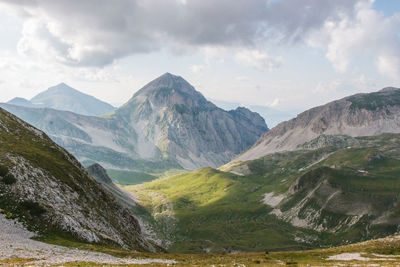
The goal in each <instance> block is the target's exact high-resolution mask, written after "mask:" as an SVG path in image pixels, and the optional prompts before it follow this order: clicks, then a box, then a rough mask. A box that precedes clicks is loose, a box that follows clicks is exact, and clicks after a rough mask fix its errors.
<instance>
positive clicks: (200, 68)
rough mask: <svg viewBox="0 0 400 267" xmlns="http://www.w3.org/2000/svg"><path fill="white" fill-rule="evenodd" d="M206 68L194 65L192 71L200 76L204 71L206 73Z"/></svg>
mask: <svg viewBox="0 0 400 267" xmlns="http://www.w3.org/2000/svg"><path fill="white" fill-rule="evenodd" d="M205 68H206V66H205V65H192V66H191V67H190V70H191V71H192V72H193V73H194V74H198V73H201V72H202V71H204V69H205Z"/></svg>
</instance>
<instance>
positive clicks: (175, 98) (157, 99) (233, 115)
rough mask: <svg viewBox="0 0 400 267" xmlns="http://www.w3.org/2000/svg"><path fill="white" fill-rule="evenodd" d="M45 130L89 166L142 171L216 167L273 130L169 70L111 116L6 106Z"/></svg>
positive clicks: (259, 120)
mask: <svg viewBox="0 0 400 267" xmlns="http://www.w3.org/2000/svg"><path fill="white" fill-rule="evenodd" d="M1 106H2V107H3V108H5V109H6V110H8V111H9V112H11V113H13V114H15V115H17V116H18V117H20V118H22V119H23V120H25V121H27V122H29V123H31V124H32V125H34V126H35V127H37V128H39V129H41V130H43V131H44V132H46V133H47V134H48V135H49V136H50V137H51V138H52V139H53V140H54V141H55V142H56V143H57V144H59V145H61V146H62V147H64V148H66V149H67V150H68V151H70V152H71V153H72V154H73V155H74V156H76V157H77V158H78V160H80V161H81V162H84V163H85V165H86V164H87V165H90V164H93V163H94V162H98V163H100V164H101V165H102V166H104V167H105V168H116V169H118V168H123V169H131V170H139V171H155V170H159V169H164V170H165V169H169V168H184V169H197V168H200V167H206V166H211V167H217V166H220V165H222V164H224V163H227V162H229V161H230V160H231V159H233V158H234V157H235V156H236V155H238V154H239V153H241V152H242V151H244V150H246V149H248V148H249V147H250V146H252V145H253V144H254V143H255V142H256V141H257V140H258V138H260V136H261V135H262V134H263V133H265V132H266V131H268V127H267V125H266V124H265V121H264V119H263V118H262V117H261V116H260V115H258V114H257V113H254V112H251V111H250V110H248V109H245V108H238V109H236V110H232V111H229V112H228V111H225V110H223V109H220V108H218V107H217V106H215V105H214V104H213V103H211V102H209V101H207V100H206V99H205V98H204V96H203V95H202V94H201V93H199V92H198V91H196V90H195V89H194V87H193V86H191V85H190V84H189V83H188V82H187V81H185V80H184V79H183V78H181V77H179V76H175V75H172V74H169V73H166V74H164V75H162V76H161V77H159V78H157V79H155V80H154V81H152V82H150V83H149V84H147V85H146V86H144V87H143V88H142V89H140V90H139V91H138V92H137V93H136V94H135V95H134V96H133V97H132V98H131V99H130V100H129V101H128V102H127V103H126V104H125V105H123V106H122V107H121V108H119V109H118V110H116V111H115V112H114V113H113V114H111V115H109V116H107V117H89V116H83V115H78V114H75V113H71V112H64V111H59V110H52V109H37V108H28V107H21V106H15V105H7V104H2V105H1Z"/></svg>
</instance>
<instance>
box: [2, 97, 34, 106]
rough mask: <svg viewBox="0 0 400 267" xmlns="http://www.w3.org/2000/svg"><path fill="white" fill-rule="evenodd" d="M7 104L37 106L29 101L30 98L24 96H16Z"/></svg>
mask: <svg viewBox="0 0 400 267" xmlns="http://www.w3.org/2000/svg"><path fill="white" fill-rule="evenodd" d="M7 104H10V105H16V106H23V107H29V108H33V107H35V104H33V103H32V102H31V101H29V100H27V99H25V98H22V97H14V98H13V99H11V100H10V101H8V102H7Z"/></svg>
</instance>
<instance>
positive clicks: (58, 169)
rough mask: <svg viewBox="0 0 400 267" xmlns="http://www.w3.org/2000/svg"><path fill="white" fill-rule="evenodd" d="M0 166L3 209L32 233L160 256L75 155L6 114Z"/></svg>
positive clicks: (1, 120) (0, 131)
mask: <svg viewBox="0 0 400 267" xmlns="http://www.w3.org/2000/svg"><path fill="white" fill-rule="evenodd" d="M0 165H1V169H2V172H3V173H2V175H3V176H4V177H3V178H2V179H1V180H0V208H1V209H2V210H3V212H5V213H6V214H8V216H9V217H12V218H18V219H19V220H21V221H22V222H24V224H25V225H27V227H28V229H29V230H31V231H35V232H39V233H40V234H43V235H47V236H53V235H58V234H61V235H69V236H70V237H73V238H76V239H78V240H82V241H86V242H101V243H107V244H114V245H119V246H121V247H124V248H128V249H135V250H141V251H151V250H153V251H154V250H155V248H154V247H153V245H152V244H151V243H150V242H148V241H147V240H146V239H145V238H144V237H143V235H142V232H141V228H140V225H139V222H138V220H137V219H136V218H135V214H134V213H132V211H131V210H129V209H127V208H126V207H125V206H124V205H123V204H122V203H121V202H120V201H118V200H117V199H116V198H115V197H114V196H113V195H112V194H111V193H110V192H108V191H107V190H105V189H104V188H103V187H102V186H101V185H100V184H99V183H98V182H96V181H95V180H94V179H93V178H92V177H90V176H89V175H88V174H87V172H86V171H85V169H84V168H83V167H82V166H81V165H80V164H79V163H78V161H77V160H76V159H75V158H74V157H73V156H72V155H70V154H69V153H68V152H66V151H65V150H64V149H63V148H61V147H60V146H58V145H56V144H55V143H54V142H52V141H51V140H50V139H49V138H48V137H47V136H46V135H45V134H44V133H43V132H41V131H39V130H37V129H36V128H34V127H32V126H30V125H29V124H27V123H25V122H24V121H22V120H20V119H18V118H17V117H15V116H14V115H11V114H10V113H8V112H6V111H4V110H3V109H0ZM6 177H8V178H7V179H5V178H6ZM10 177H12V178H13V179H11V178H10Z"/></svg>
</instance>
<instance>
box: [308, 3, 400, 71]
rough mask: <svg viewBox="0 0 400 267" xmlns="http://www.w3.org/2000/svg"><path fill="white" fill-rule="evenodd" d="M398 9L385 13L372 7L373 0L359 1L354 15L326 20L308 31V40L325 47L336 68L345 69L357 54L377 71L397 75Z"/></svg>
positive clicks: (399, 45) (399, 66)
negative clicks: (369, 60) (390, 13)
mask: <svg viewBox="0 0 400 267" xmlns="http://www.w3.org/2000/svg"><path fill="white" fill-rule="evenodd" d="M399 29H400V13H398V14H394V15H392V16H390V17H385V16H384V14H383V13H381V12H378V11H376V10H374V9H373V1H371V0H364V1H360V2H359V3H358V4H357V5H356V6H355V13H354V16H350V15H348V14H347V15H346V14H343V15H342V16H341V19H340V20H336V21H331V20H328V21H326V22H325V24H324V26H323V27H322V28H321V29H319V30H315V31H314V32H312V33H310V35H309V39H308V40H307V43H308V44H309V45H310V46H312V47H318V48H321V49H324V50H326V57H327V59H328V60H329V61H331V62H332V64H333V67H334V68H335V70H336V71H338V72H346V71H347V70H348V69H349V66H350V65H351V63H352V62H353V61H354V60H356V59H357V57H365V58H371V59H373V60H374V62H375V64H376V67H377V69H378V71H379V72H380V73H381V74H383V75H386V76H388V77H390V78H393V79H395V78H397V79H398V77H399V76H400V39H399V37H398V34H399V33H400V30H399Z"/></svg>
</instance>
